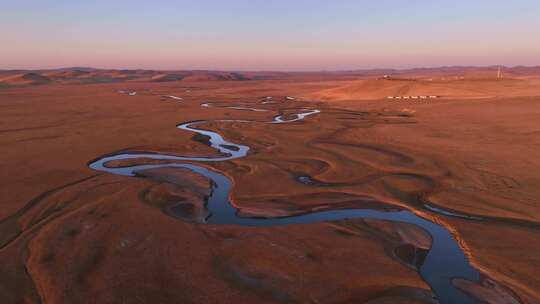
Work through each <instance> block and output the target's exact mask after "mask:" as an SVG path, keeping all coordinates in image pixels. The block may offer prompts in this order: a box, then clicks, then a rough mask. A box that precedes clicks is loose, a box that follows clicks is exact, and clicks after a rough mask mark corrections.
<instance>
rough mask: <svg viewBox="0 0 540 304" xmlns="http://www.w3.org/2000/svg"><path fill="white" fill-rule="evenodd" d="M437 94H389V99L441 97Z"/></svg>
mask: <svg viewBox="0 0 540 304" xmlns="http://www.w3.org/2000/svg"><path fill="white" fill-rule="evenodd" d="M439 97H440V96H437V95H412V96H387V97H386V98H388V99H433V98H439Z"/></svg>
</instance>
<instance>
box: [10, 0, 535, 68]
mask: <svg viewBox="0 0 540 304" xmlns="http://www.w3.org/2000/svg"><path fill="white" fill-rule="evenodd" d="M493 64H503V65H540V1H538V0H512V1H510V0H504V1H503V0H431V1H428V0H423V1H420V0H407V1H405V0H377V1H375V0H373V1H362V0H229V1H226V0H191V1H184V0H177V1H174V0H164V1H137V0H129V1H128V0H109V1H104V0H93V1H74V0H63V1H60V0H59V1H53V0H50V1H45V0H43V1H39V0H25V1H22V0H12V1H7V0H0V69H12V68H27V69H31V68H55V67H68V66H92V67H103V68H145V69H222V70H343V69H346V70H347V69H361V68H375V67H393V68H407V67H429V66H442V65H493Z"/></svg>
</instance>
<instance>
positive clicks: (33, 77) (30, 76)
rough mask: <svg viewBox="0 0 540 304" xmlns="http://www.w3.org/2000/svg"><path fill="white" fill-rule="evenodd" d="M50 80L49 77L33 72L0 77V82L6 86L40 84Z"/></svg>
mask: <svg viewBox="0 0 540 304" xmlns="http://www.w3.org/2000/svg"><path fill="white" fill-rule="evenodd" d="M51 82H52V80H51V79H50V78H49V77H46V76H43V75H41V74H38V73H34V72H30V73H22V74H15V75H10V76H6V77H3V78H0V83H1V84H3V85H7V86H20V85H41V84H48V83H51Z"/></svg>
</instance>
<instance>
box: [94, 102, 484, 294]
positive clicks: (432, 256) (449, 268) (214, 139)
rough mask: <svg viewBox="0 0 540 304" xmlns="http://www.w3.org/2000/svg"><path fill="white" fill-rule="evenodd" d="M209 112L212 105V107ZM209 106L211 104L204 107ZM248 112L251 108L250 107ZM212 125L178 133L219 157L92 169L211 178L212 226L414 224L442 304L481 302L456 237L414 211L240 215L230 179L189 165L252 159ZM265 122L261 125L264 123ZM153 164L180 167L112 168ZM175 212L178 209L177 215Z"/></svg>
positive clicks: (425, 272)
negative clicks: (179, 171)
mask: <svg viewBox="0 0 540 304" xmlns="http://www.w3.org/2000/svg"><path fill="white" fill-rule="evenodd" d="M206 105H207V107H208V106H209V105H208V104H206ZM202 106H205V104H202ZM245 109H248V108H245ZM318 113H320V111H319V110H317V109H300V110H299V112H297V113H295V114H291V115H278V116H275V117H273V119H272V120H271V121H269V122H265V123H268V124H283V123H292V122H298V121H301V120H304V119H306V118H307V117H309V116H311V115H315V114H318ZM208 122H210V121H191V122H186V123H182V124H179V125H178V126H177V128H178V129H181V130H184V131H189V132H193V133H197V134H200V135H204V136H207V137H208V138H209V144H210V146H211V147H212V148H214V149H216V150H217V151H218V152H219V155H217V156H215V157H194V156H176V155H169V154H164V153H139V152H135V153H118V154H109V155H106V156H104V157H101V158H99V159H97V160H95V161H93V162H91V163H90V164H89V166H90V168H92V169H94V170H97V171H101V172H106V173H110V174H115V175H123V176H131V177H136V176H137V172H139V171H143V170H148V169H156V168H185V169H189V170H191V171H193V172H195V173H197V174H200V175H202V176H205V177H207V178H208V179H210V180H211V181H212V183H211V184H212V191H211V194H210V196H209V198H208V202H207V204H206V208H207V209H208V212H209V213H208V214H209V216H208V217H207V218H206V221H205V223H206V224H213V225H219V224H227V225H240V226H249V227H256V226H278V225H290V224H310V223H318V222H325V221H337V220H344V219H354V218H369V219H379V220H387V221H395V222H403V223H409V224H414V225H416V226H418V227H421V228H423V229H424V230H426V231H428V232H429V234H430V235H431V237H432V240H433V242H432V246H431V248H430V250H429V252H428V254H427V256H426V258H425V260H424V262H423V264H422V265H421V266H420V269H419V272H420V275H421V276H422V278H423V279H424V280H425V281H426V282H427V283H428V284H429V285H430V286H431V288H432V290H433V292H434V293H435V295H436V296H437V299H438V301H439V302H440V303H443V304H450V303H460V304H467V303H476V301H475V300H474V299H473V298H471V297H469V296H468V295H467V294H465V293H463V292H462V291H460V290H459V289H457V288H456V287H454V286H453V285H452V283H451V280H452V279H453V278H464V279H467V280H469V281H475V282H476V281H479V279H480V274H479V272H478V271H477V270H476V269H475V268H473V267H472V266H471V265H470V263H469V261H468V260H467V258H466V256H465V254H464V253H463V251H462V249H461V248H460V246H459V245H458V243H457V242H456V240H455V239H454V238H453V236H452V234H451V233H450V232H449V231H448V230H446V229H445V228H444V227H443V226H442V225H439V224H436V223H433V222H431V221H428V220H426V219H424V218H422V217H419V216H418V215H416V214H414V213H413V212H410V211H406V210H399V211H396V210H394V211H381V210H371V209H337V210H325V211H314V212H310V213H305V214H300V215H294V216H288V217H273V218H259V217H257V218H252V217H244V216H239V215H238V210H237V209H235V208H234V207H233V205H232V204H231V203H230V201H229V195H230V192H231V191H232V182H231V180H230V179H229V178H227V177H226V176H225V175H223V174H221V173H219V172H217V171H214V170H211V169H207V168H205V167H203V166H197V165H194V164H191V163H186V162H188V161H189V162H221V161H227V160H231V159H237V158H242V157H246V156H247V155H248V151H249V146H246V145H242V144H238V143H233V142H229V141H227V140H226V139H225V138H223V137H222V136H221V135H220V134H219V133H217V132H213V131H209V130H205V129H202V128H201V126H202V125H204V124H205V123H208ZM212 122H241V123H254V122H252V121H246V120H214V121H212ZM259 123H260V122H259ZM129 159H141V160H144V159H150V160H167V161H174V162H175V163H164V164H138V165H132V166H125V167H108V166H107V163H109V162H111V161H118V160H129ZM171 211H172V212H173V213H174V207H173V208H172V210H171Z"/></svg>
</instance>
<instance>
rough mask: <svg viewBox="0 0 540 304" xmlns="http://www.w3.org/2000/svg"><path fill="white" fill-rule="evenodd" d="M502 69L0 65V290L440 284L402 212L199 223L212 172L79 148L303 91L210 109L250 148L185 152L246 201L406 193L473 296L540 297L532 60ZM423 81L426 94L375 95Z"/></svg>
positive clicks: (280, 289)
mask: <svg viewBox="0 0 540 304" xmlns="http://www.w3.org/2000/svg"><path fill="white" fill-rule="evenodd" d="M496 74H497V69H496V68H441V69H417V70H409V71H392V70H381V71H359V72H342V73H278V72H242V73H240V72H238V73H236V72H212V71H187V72H186V71H166V72H163V71H143V70H133V71H131V70H128V71H119V70H115V71H112V70H111V71H109V70H95V69H88V68H73V69H62V70H49V71H31V72H30V71H1V72H0V109H1V112H0V113H1V117H2V119H1V120H0V143H1V144H2V147H3V153H2V156H1V157H0V164H1V166H2V168H3V170H2V171H1V175H0V182H1V184H2V187H1V188H0V191H1V192H0V258H1V260H2V263H1V264H0V300H1V301H0V303H203V302H204V303H369V304H383V303H384V304H386V303H437V300H436V299H435V297H434V294H433V292H432V291H431V289H430V286H429V285H428V284H427V283H426V281H424V280H423V278H422V277H421V275H420V274H419V267H420V266H421V264H422V260H423V258H424V257H425V253H426V252H427V251H428V250H429V249H430V247H431V245H432V239H431V237H430V235H429V234H428V233H427V232H426V231H424V230H423V229H420V228H418V227H417V226H415V225H412V224H406V223H399V222H391V221H385V220H372V219H348V220H340V221H331V222H319V223H314V224H297V225H285V226H275V227H251V228H250V227H242V226H236V225H211V224H202V222H204V220H205V217H206V216H207V210H206V209H205V207H204V205H205V199H206V198H207V197H208V196H209V195H210V185H211V183H210V181H209V180H208V179H207V178H205V177H203V176H201V175H198V174H195V173H193V172H191V171H189V170H187V169H172V168H161V169H152V170H145V171H143V172H141V175H140V176H139V178H134V177H125V176H118V175H111V174H107V173H104V172H99V171H94V170H92V169H90V168H89V167H88V163H89V162H91V161H92V160H95V159H96V158H98V157H100V156H103V155H106V154H110V153H113V152H117V151H148V152H167V153H168V154H174V155H190V156H214V155H216V151H215V150H214V149H212V148H210V147H209V146H207V145H206V144H205V143H206V141H207V139H206V138H204V137H201V136H197V135H194V134H193V133H191V132H186V131H183V130H179V129H177V128H175V126H176V125H177V124H179V123H181V122H186V121H192V120H219V119H235V120H236V119H237V120H255V121H261V122H263V121H270V120H271V119H272V117H273V116H274V115H276V113H280V114H283V115H285V116H287V115H292V114H293V113H294V112H295V110H298V109H303V108H316V109H319V110H321V113H319V114H317V115H312V116H309V117H308V118H306V119H305V120H302V121H298V122H294V123H290V124H282V125H279V124H278V125H269V124H262V123H240V122H215V121H214V122H208V123H205V124H204V125H201V127H202V128H204V129H207V130H213V131H216V132H219V133H220V134H222V135H223V136H224V137H225V138H226V139H228V140H230V141H232V142H235V143H241V144H244V145H248V146H249V147H250V148H251V149H250V151H249V153H248V155H247V157H244V158H238V159H233V160H228V161H223V162H211V163H204V164H202V163H197V162H192V163H194V164H198V165H202V166H204V167H207V168H210V169H213V170H216V171H218V172H220V173H221V174H224V175H226V176H227V177H229V178H230V179H231V180H232V181H233V183H234V188H233V190H232V192H231V194H230V196H231V197H230V199H231V202H232V203H233V204H234V206H235V207H236V208H237V209H238V212H239V214H240V215H241V216H258V217H283V216H291V215H297V214H304V213H307V212H312V211H316V210H327V209H332V208H338V209H339V208H341V209H343V208H369V209H376V210H384V209H388V208H402V209H404V210H410V211H412V212H413V213H415V214H417V215H419V216H421V217H423V218H425V219H428V220H430V221H433V222H435V223H437V224H439V225H441V226H443V227H445V228H446V229H447V230H449V231H451V233H452V235H453V236H454V238H455V239H456V240H457V241H458V242H459V244H460V247H461V248H462V250H463V251H464V252H465V254H466V256H467V258H468V259H469V261H470V263H471V264H472V265H473V266H474V267H475V268H476V269H477V270H478V271H479V272H480V273H481V276H482V278H481V280H480V281H479V282H471V281H468V280H465V279H462V278H454V279H453V280H452V283H453V284H454V286H456V287H457V288H459V289H460V290H462V291H464V292H465V293H467V294H468V295H470V296H471V297H472V298H474V299H476V300H477V301H478V303H497V304H499V303H540V278H539V276H538V272H540V254H538V252H540V174H539V173H538V172H540V157H539V156H540V153H539V152H538V151H539V149H540V122H539V120H538V118H539V117H540V68H525V67H516V68H505V69H503V77H502V78H500V79H498V78H497V77H496ZM383 75H389V76H388V77H386V78H385V77H383ZM120 92H128V93H129V92H136V95H130V94H122V93H120ZM423 95H433V96H437V98H434V99H407V100H404V99H400V100H396V99H388V98H387V97H388V96H423ZM163 96H176V97H180V98H182V99H181V100H177V99H174V98H168V97H163ZM266 96H272V97H273V99H272V100H273V101H274V102H271V103H268V104H262V103H261V101H264V100H265V97H266ZM287 96H292V97H294V100H292V98H287ZM204 102H211V103H212V105H213V106H212V107H208V108H204V107H201V103H204ZM228 106H229V107H235V106H236V107H239V106H242V107H246V106H247V107H253V108H260V109H266V110H268V111H266V112H262V111H261V112H256V111H244V110H239V109H233V108H227V107H228ZM138 162H144V160H141V159H136V160H127V161H126V160H124V161H117V162H114V163H110V164H108V166H111V167H122V166H127V165H130V164H133V163H138ZM152 162H158V163H159V162H160V161H155V160H150V161H147V162H144V163H152ZM300 176H309V177H310V182H307V183H301V182H299V180H298V178H299V177H300ZM173 205H175V206H180V207H179V208H180V210H181V215H180V216H178V214H176V216H171V214H170V213H168V212H167V210H169V208H170V207H171V206H173ZM426 205H428V206H429V208H428V207H426ZM430 208H431V209H430ZM437 210H443V212H437ZM445 212H446V215H445ZM456 214H457V215H459V216H455V215H456Z"/></svg>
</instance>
